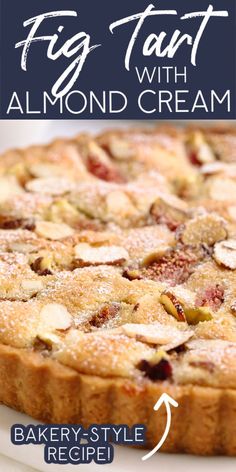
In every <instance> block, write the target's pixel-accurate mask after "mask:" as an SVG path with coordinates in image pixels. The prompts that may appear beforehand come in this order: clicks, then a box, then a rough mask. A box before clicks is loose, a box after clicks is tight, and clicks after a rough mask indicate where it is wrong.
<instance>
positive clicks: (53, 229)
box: [35, 221, 74, 241]
mask: <svg viewBox="0 0 236 472" xmlns="http://www.w3.org/2000/svg"><path fill="white" fill-rule="evenodd" d="M35 232H36V234H37V235H38V236H40V237H42V238H46V239H51V240H55V241H56V240H59V239H63V238H67V237H69V236H73V234H74V230H73V229H72V228H71V227H70V226H68V225H66V224H64V223H52V222H51V221H38V222H37V223H36V228H35Z"/></svg>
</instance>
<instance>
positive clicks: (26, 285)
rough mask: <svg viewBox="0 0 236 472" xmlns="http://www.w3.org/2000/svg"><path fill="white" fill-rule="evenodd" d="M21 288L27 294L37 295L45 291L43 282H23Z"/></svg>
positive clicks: (27, 280) (31, 280) (28, 280)
mask: <svg viewBox="0 0 236 472" xmlns="http://www.w3.org/2000/svg"><path fill="white" fill-rule="evenodd" d="M21 287H22V289H23V290H25V291H26V292H30V293H32V294H35V293H37V292H39V291H40V290H42V289H43V282H42V281H41V280H34V279H25V280H22V282H21Z"/></svg>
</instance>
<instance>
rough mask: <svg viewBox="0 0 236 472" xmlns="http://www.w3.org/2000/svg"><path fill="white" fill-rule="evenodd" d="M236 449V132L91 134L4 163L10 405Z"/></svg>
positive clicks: (0, 341) (44, 415)
mask: <svg viewBox="0 0 236 472" xmlns="http://www.w3.org/2000/svg"><path fill="white" fill-rule="evenodd" d="M163 392H166V393H169V394H170V395H172V396H173V398H175V399H176V400H177V401H178V402H179V408H178V409H175V411H173V420H172V428H171V432H170V434H169V437H168V439H167V441H166V443H165V445H164V446H163V450H164V451H168V452H181V451H182V452H189V453H194V454H227V455H236V131H235V129H223V128H219V129H205V130H202V129H184V130H182V129H179V130H178V129H172V128H157V129H151V130H141V131H140V130H135V129H134V130H127V131H119V130H118V131H111V132H106V133H104V134H102V135H100V136H97V137H93V136H90V135H79V136H78V137H75V138H74V139H71V140H57V141H54V142H53V143H51V144H50V145H47V146H33V147H30V148H27V149H24V150H11V151H9V152H7V153H5V154H4V155H2V156H1V158H0V401H2V402H3V403H4V404H6V405H9V406H11V407H13V408H16V409H17V410H21V411H24V412H26V413H28V414H30V415H32V416H33V417H35V418H37V419H39V420H42V421H47V422H57V423H60V422H64V423H69V422H71V423H75V422H78V423H81V422H82V423H83V424H84V425H88V424H90V423H99V422H100V423H101V422H103V423H108V422H112V423H126V424H129V425H130V426H131V425H133V424H135V423H144V424H145V425H146V426H147V431H148V433H147V438H148V445H149V446H150V447H152V446H155V444H156V443H157V442H158V440H159V439H160V437H161V435H162V433H163V431H164V427H165V421H166V417H165V409H164V408H163V409H161V410H160V411H158V412H156V413H155V412H154V411H153V406H154V404H155V403H156V401H157V399H158V398H159V396H160V395H161V393H163Z"/></svg>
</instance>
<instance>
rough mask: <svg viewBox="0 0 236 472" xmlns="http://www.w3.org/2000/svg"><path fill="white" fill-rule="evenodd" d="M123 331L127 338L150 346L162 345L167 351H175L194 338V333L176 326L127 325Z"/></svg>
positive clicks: (123, 327)
mask: <svg viewBox="0 0 236 472" xmlns="http://www.w3.org/2000/svg"><path fill="white" fill-rule="evenodd" d="M122 330H123V331H124V333H125V334H126V336H129V337H131V338H135V339H136V340H137V341H141V342H146V343H149V344H160V345H161V346H162V348H163V349H165V350H171V349H174V348H176V347H178V346H180V345H182V344H184V343H185V342H187V341H188V340H189V339H190V338H191V337H192V336H193V331H191V330H185V331H182V330H180V329H177V328H175V327H174V326H167V325H163V324H161V323H155V324H148V325H146V324H125V325H123V326H122Z"/></svg>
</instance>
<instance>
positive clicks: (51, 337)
mask: <svg viewBox="0 0 236 472" xmlns="http://www.w3.org/2000/svg"><path fill="white" fill-rule="evenodd" d="M71 326H72V316H71V315H70V313H69V312H68V310H67V308H66V307H65V306H64V305H61V304H60V303H47V304H46V305H44V307H43V308H42V310H41V312H40V318H39V327H38V333H37V334H38V337H39V339H41V340H43V341H45V342H50V343H54V342H57V340H58V339H59V338H58V337H57V334H59V333H60V332H64V331H67V330H68V329H69V328H71Z"/></svg>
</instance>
